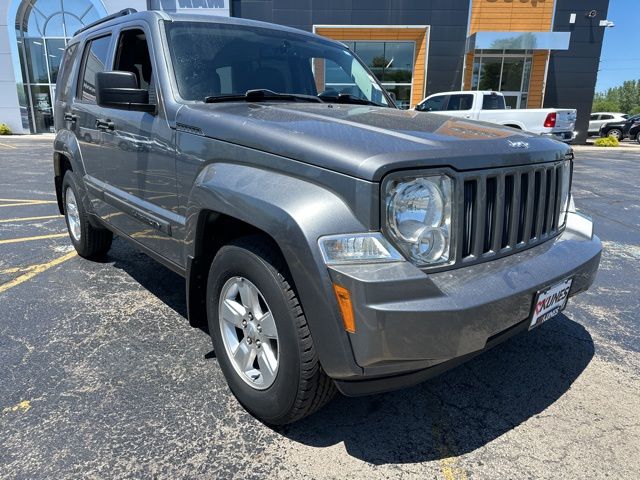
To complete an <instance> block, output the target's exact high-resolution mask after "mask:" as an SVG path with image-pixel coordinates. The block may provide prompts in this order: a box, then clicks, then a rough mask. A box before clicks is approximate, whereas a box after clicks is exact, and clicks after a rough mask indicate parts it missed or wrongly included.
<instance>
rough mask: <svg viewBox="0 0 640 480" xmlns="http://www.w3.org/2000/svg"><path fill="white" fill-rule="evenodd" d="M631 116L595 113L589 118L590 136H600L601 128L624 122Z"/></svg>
mask: <svg viewBox="0 0 640 480" xmlns="http://www.w3.org/2000/svg"><path fill="white" fill-rule="evenodd" d="M627 118H629V115H627V114H626V113H614V112H595V113H592V114H591V116H590V117H589V135H598V132H599V131H600V127H601V126H602V125H604V124H605V123H609V122H623V121H625V120H626V119H627Z"/></svg>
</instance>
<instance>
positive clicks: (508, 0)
mask: <svg viewBox="0 0 640 480" xmlns="http://www.w3.org/2000/svg"><path fill="white" fill-rule="evenodd" d="M554 1H555V0H473V4H472V6H471V24H470V27H469V28H470V33H471V34H473V33H476V32H483V31H499V32H548V31H550V30H551V19H552V18H553V9H554Z"/></svg>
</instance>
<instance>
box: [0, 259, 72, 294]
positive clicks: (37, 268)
mask: <svg viewBox="0 0 640 480" xmlns="http://www.w3.org/2000/svg"><path fill="white" fill-rule="evenodd" d="M75 256H76V252H75V251H72V252H69V253H67V254H66V255H63V256H62V257H58V258H56V259H55V260H51V261H50V262H47V263H41V264H39V265H33V268H31V269H30V270H29V271H28V272H27V273H25V274H24V275H20V276H19V277H17V278H14V279H13V280H11V281H10V282H7V283H3V284H2V285H0V293H4V292H6V291H7V290H9V289H10V288H13V287H16V286H18V285H20V284H21V283H24V282H26V281H28V280H31V279H32V278H33V277H35V276H36V275H39V274H41V273H42V272H45V271H47V270H49V269H50V268H52V267H55V266H56V265H60V264H61V263H63V262H66V261H67V260H69V259H71V258H73V257H75Z"/></svg>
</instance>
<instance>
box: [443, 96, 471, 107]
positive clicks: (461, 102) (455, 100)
mask: <svg viewBox="0 0 640 480" xmlns="http://www.w3.org/2000/svg"><path fill="white" fill-rule="evenodd" d="M471 107H473V95H451V96H450V97H449V103H448V104H447V110H471Z"/></svg>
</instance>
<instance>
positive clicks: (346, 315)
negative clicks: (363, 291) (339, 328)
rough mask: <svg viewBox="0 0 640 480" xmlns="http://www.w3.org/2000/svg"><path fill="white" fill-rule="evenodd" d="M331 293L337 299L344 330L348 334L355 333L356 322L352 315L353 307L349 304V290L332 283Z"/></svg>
mask: <svg viewBox="0 0 640 480" xmlns="http://www.w3.org/2000/svg"><path fill="white" fill-rule="evenodd" d="M333 291H334V292H335V294H336V298H337V299H338V306H339V307H340V314H341V315H342V323H343V324H344V329H345V330H346V331H347V332H349V333H356V320H355V317H354V315H353V305H352V304H351V294H350V293H349V290H347V289H346V288H344V287H342V286H340V285H336V284H335V283H334V284H333Z"/></svg>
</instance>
